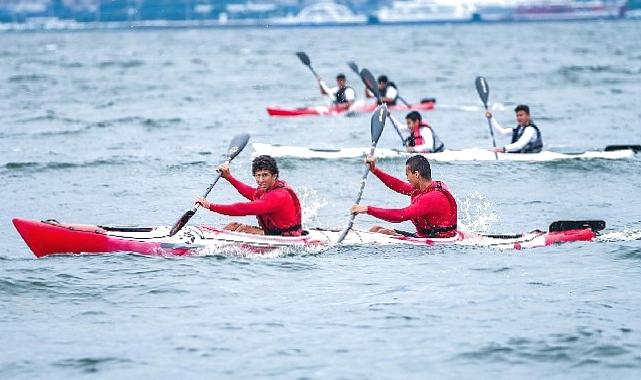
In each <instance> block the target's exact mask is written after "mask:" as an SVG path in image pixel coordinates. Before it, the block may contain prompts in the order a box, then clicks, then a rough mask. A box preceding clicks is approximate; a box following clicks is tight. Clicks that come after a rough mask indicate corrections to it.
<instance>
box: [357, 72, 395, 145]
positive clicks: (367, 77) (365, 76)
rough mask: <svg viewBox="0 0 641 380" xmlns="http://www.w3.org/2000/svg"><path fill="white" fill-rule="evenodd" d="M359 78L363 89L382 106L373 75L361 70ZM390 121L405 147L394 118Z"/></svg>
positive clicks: (379, 92)
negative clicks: (372, 95)
mask: <svg viewBox="0 0 641 380" xmlns="http://www.w3.org/2000/svg"><path fill="white" fill-rule="evenodd" d="M354 65H356V64H354ZM360 76H361V80H362V81H363V83H364V84H365V87H367V89H368V90H370V91H371V92H372V94H374V96H375V97H376V100H377V101H378V104H382V103H383V101H382V100H381V91H380V90H379V89H378V84H377V83H376V79H374V75H373V74H372V73H371V72H370V71H369V70H368V69H363V70H361V73H360ZM388 113H389V111H388ZM390 119H391V120H392V125H393V126H394V130H396V133H397V134H398V137H400V138H401V141H402V142H403V146H405V138H404V137H403V134H402V133H401V130H400V129H399V128H398V125H396V122H395V121H394V118H390Z"/></svg>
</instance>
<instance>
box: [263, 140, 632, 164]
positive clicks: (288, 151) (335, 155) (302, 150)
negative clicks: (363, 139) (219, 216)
mask: <svg viewBox="0 0 641 380" xmlns="http://www.w3.org/2000/svg"><path fill="white" fill-rule="evenodd" d="M252 146H253V148H254V153H253V154H254V156H258V155H261V154H267V155H270V156H272V157H293V158H300V159H325V160H336V159H348V158H358V157H363V155H365V154H368V153H369V150H370V148H366V147H362V148H343V149H317V148H306V147H301V146H288V145H271V144H263V143H253V144H252ZM607 148H609V147H607ZM607 148H606V149H605V150H603V151H599V150H596V151H586V152H582V153H559V152H550V151H543V152H541V153H499V154H498V157H499V161H555V160H569V159H609V160H618V159H624V158H630V157H632V156H634V154H635V150H634V149H617V150H609V149H607ZM415 154H416V153H408V152H405V151H402V150H396V149H385V148H377V149H376V151H375V156H376V157H377V158H389V159H393V158H408V157H411V156H413V155H415ZM422 155H424V156H425V157H427V158H429V159H430V160H435V161H495V160H496V157H495V156H494V153H493V152H490V151H489V150H487V149H480V148H471V149H461V150H445V151H443V152H440V153H422Z"/></svg>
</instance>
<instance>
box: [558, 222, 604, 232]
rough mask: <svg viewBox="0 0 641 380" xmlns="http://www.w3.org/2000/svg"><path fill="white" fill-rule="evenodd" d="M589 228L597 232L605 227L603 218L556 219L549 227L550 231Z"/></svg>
mask: <svg viewBox="0 0 641 380" xmlns="http://www.w3.org/2000/svg"><path fill="white" fill-rule="evenodd" d="M586 228H589V229H591V230H592V231H593V232H599V231H601V230H603V229H604V228H605V221H604V220H557V221H556V222H552V224H550V227H549V229H548V230H549V231H550V232H560V231H569V230H583V229H586Z"/></svg>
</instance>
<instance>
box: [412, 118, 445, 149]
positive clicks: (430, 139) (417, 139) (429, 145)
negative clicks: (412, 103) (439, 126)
mask: <svg viewBox="0 0 641 380" xmlns="http://www.w3.org/2000/svg"><path fill="white" fill-rule="evenodd" d="M405 122H406V123H407V129H408V130H409V132H410V135H409V137H408V138H407V139H406V140H405V146H406V148H405V150H406V151H407V152H410V153H437V152H442V151H443V150H444V149H445V144H443V141H441V139H440V138H439V137H438V135H437V134H436V132H434V129H432V127H431V126H430V125H429V124H427V123H426V122H425V121H423V119H422V117H421V114H420V113H419V112H418V111H412V112H410V113H408V114H407V116H405Z"/></svg>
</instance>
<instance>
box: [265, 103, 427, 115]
mask: <svg viewBox="0 0 641 380" xmlns="http://www.w3.org/2000/svg"><path fill="white" fill-rule="evenodd" d="M435 104H436V100H434V99H425V100H423V101H421V102H420V103H415V104H410V105H409V106H407V105H405V104H397V105H394V106H390V107H388V109H389V110H390V111H403V110H417V111H429V110H432V109H434V105H435ZM377 106H378V105H377V104H376V103H366V102H362V101H359V102H356V103H355V104H354V105H353V106H352V107H351V108H349V109H344V108H337V107H333V106H310V107H300V108H287V107H278V106H268V107H267V114H268V115H269V116H277V117H295V116H314V115H317V116H336V115H341V114H346V113H354V112H356V113H371V112H372V111H374V110H375V109H376V107H377Z"/></svg>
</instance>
